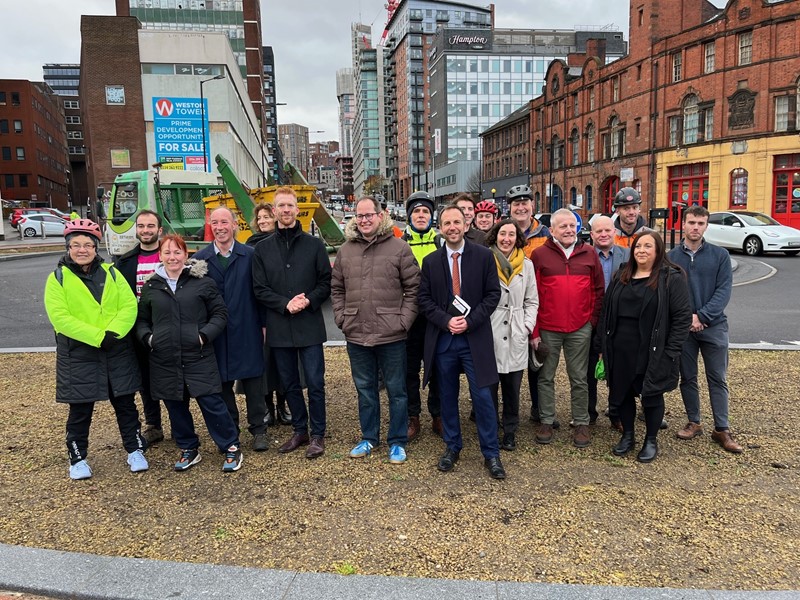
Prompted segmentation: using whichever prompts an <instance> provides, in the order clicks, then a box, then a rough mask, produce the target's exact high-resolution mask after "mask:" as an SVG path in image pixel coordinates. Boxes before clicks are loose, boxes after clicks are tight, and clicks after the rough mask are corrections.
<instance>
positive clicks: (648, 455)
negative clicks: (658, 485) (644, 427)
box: [636, 437, 658, 463]
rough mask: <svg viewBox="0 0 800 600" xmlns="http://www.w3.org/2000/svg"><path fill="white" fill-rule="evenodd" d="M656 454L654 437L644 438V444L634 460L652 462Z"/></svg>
mask: <svg viewBox="0 0 800 600" xmlns="http://www.w3.org/2000/svg"><path fill="white" fill-rule="evenodd" d="M656 456H658V441H657V440H656V438H655V437H646V438H644V446H642V449H641V450H640V451H639V455H638V456H637V457H636V460H638V461H639V462H643V463H649V462H653V461H654V460H655V458H656Z"/></svg>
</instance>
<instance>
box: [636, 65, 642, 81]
mask: <svg viewBox="0 0 800 600" xmlns="http://www.w3.org/2000/svg"><path fill="white" fill-rule="evenodd" d="M641 80H642V65H636V81H641Z"/></svg>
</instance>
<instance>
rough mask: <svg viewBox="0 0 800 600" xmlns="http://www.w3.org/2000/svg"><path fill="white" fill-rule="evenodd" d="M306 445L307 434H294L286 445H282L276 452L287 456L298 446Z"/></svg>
mask: <svg viewBox="0 0 800 600" xmlns="http://www.w3.org/2000/svg"><path fill="white" fill-rule="evenodd" d="M307 443H308V434H307V433H296V432H295V433H294V434H292V437H290V438H289V439H288V440H287V441H286V443H284V444H283V446H281V447H280V448H278V452H280V453H281V454H288V453H289V452H294V451H295V450H297V449H298V448H299V447H300V446H305V445H306V444H307Z"/></svg>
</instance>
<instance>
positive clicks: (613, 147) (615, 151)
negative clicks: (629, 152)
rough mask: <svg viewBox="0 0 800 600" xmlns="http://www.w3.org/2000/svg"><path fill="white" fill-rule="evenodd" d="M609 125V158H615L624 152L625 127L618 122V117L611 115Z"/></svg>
mask: <svg viewBox="0 0 800 600" xmlns="http://www.w3.org/2000/svg"><path fill="white" fill-rule="evenodd" d="M608 126H609V129H610V131H609V134H610V135H609V145H610V149H609V150H610V151H609V154H608V155H609V158H617V157H619V156H622V155H623V154H625V127H624V126H623V125H622V123H620V121H619V117H617V116H614V117H611V121H609V123H608Z"/></svg>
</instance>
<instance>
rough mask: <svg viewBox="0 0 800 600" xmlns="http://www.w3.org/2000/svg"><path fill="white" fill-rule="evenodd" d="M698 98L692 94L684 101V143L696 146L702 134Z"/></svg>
mask: <svg viewBox="0 0 800 600" xmlns="http://www.w3.org/2000/svg"><path fill="white" fill-rule="evenodd" d="M698 104H699V102H698V100H697V96H695V95H694V94H692V95H691V96H687V97H686V99H685V100H684V101H683V143H684V144H694V143H696V142H697V138H698V136H699V134H700V108H699V106H698Z"/></svg>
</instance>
